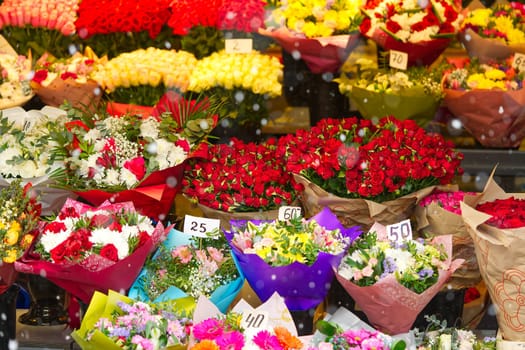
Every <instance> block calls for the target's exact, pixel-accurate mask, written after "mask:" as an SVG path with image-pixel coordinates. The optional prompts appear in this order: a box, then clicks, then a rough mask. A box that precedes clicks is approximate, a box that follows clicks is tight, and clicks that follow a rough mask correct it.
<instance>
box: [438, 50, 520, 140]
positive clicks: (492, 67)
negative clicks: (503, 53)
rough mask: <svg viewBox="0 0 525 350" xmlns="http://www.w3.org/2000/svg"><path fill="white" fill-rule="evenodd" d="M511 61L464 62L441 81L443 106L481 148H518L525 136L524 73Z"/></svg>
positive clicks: (473, 60) (510, 59) (468, 60)
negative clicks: (524, 126)
mask: <svg viewBox="0 0 525 350" xmlns="http://www.w3.org/2000/svg"><path fill="white" fill-rule="evenodd" d="M513 58H514V57H513V56H511V57H509V58H508V59H506V60H504V61H501V62H496V61H492V62H490V63H481V62H479V60H477V59H476V58H472V59H467V60H466V61H465V62H463V63H462V64H461V63H460V64H459V65H457V66H456V67H455V68H453V69H451V71H450V72H448V73H446V75H445V78H444V79H443V89H444V93H445V97H444V101H443V103H444V105H446V106H447V108H448V109H449V110H450V111H451V112H452V113H453V114H454V116H456V118H458V119H459V120H460V121H461V122H462V124H463V127H464V128H465V129H466V130H468V132H469V133H470V134H471V135H472V136H473V137H475V139H476V140H477V141H478V142H479V143H481V144H482V145H484V146H488V147H494V148H507V147H510V148H513V147H518V146H519V144H520V143H521V141H522V140H523V137H524V136H525V132H524V129H523V125H524V122H525V119H524V114H525V111H524V110H523V108H522V106H523V103H524V102H525V100H524V99H525V95H524V94H525V90H524V89H523V78H524V73H523V72H522V70H523V69H521V70H520V67H516V66H515V65H514V64H513ZM481 101H483V103H480V102H481Z"/></svg>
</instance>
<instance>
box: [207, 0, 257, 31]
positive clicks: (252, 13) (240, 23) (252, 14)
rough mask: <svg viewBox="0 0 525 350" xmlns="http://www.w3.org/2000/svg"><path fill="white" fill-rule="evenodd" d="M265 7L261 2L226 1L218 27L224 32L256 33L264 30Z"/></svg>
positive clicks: (220, 13) (220, 9)
mask: <svg viewBox="0 0 525 350" xmlns="http://www.w3.org/2000/svg"><path fill="white" fill-rule="evenodd" d="M265 5H266V3H265V2H264V1H261V0H230V1H224V3H223V4H222V6H221V7H220V8H219V14H218V22H217V26H218V27H219V28H220V29H222V30H237V31H239V32H246V33H256V32H257V31H258V29H259V28H264V17H265V9H264V6H265Z"/></svg>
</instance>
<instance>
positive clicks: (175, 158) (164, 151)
mask: <svg viewBox="0 0 525 350" xmlns="http://www.w3.org/2000/svg"><path fill="white" fill-rule="evenodd" d="M156 144H157V155H156V156H155V160H156V161H157V162H158V164H159V170H162V169H167V168H170V167H173V166H176V165H179V164H181V163H182V162H183V161H184V160H185V159H186V158H187V157H188V155H187V154H186V152H184V149H183V148H182V147H179V146H176V145H175V144H173V142H169V141H166V140H164V139H160V140H157V141H156Z"/></svg>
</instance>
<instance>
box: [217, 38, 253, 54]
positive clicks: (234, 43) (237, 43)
mask: <svg viewBox="0 0 525 350" xmlns="http://www.w3.org/2000/svg"><path fill="white" fill-rule="evenodd" d="M252 49H253V40H252V39H226V40H225V41H224V51H226V53H250V52H252Z"/></svg>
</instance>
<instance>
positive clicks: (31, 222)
mask: <svg viewBox="0 0 525 350" xmlns="http://www.w3.org/2000/svg"><path fill="white" fill-rule="evenodd" d="M0 201H1V203H2V209H0V294H3V293H4V292H5V291H6V290H7V289H9V287H10V286H11V285H12V284H13V283H14V281H15V279H16V271H15V268H14V262H15V261H16V260H17V259H19V258H20V257H21V256H22V254H23V253H24V252H25V251H26V250H27V249H28V248H29V246H30V245H31V243H32V241H33V238H34V235H35V229H36V228H37V226H38V220H39V217H40V210H41V207H40V205H39V204H38V203H37V201H36V198H35V197H33V196H32V193H31V185H30V184H28V185H25V186H22V183H21V181H20V180H16V181H13V182H11V183H10V184H9V185H8V186H7V187H4V188H2V189H1V190H0Z"/></svg>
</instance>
